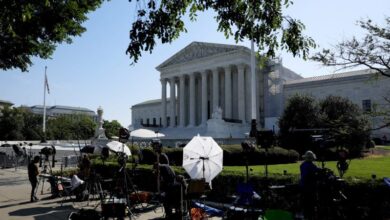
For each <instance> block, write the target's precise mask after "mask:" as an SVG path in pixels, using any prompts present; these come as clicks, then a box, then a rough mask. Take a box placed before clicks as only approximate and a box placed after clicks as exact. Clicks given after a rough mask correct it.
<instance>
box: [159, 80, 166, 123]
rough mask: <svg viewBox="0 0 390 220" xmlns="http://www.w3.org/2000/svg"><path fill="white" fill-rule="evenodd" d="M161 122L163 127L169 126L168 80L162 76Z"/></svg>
mask: <svg viewBox="0 0 390 220" xmlns="http://www.w3.org/2000/svg"><path fill="white" fill-rule="evenodd" d="M160 81H161V107H162V109H161V123H162V127H166V126H167V81H166V79H164V78H162V79H161V80H160Z"/></svg>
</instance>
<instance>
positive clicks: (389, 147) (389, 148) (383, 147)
mask: <svg viewBox="0 0 390 220" xmlns="http://www.w3.org/2000/svg"><path fill="white" fill-rule="evenodd" d="M375 148H380V149H384V150H390V146H385V145H379V146H376V147H375Z"/></svg>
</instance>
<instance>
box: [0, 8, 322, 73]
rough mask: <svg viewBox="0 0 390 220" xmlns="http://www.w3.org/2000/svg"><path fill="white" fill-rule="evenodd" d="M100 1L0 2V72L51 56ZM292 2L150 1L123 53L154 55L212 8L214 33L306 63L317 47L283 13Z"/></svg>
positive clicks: (76, 32)
mask: <svg viewBox="0 0 390 220" xmlns="http://www.w3.org/2000/svg"><path fill="white" fill-rule="evenodd" d="M129 1H130V2H131V1H132V0H129ZM135 1H137V4H140V2H139V0H135ZM102 2H103V0H45V1H29V2H26V1H15V0H10V1H9V0H0V3H1V5H2V7H1V8H0V68H1V69H3V70H7V69H12V68H18V69H20V70H22V71H27V70H28V67H29V66H31V65H32V61H31V59H32V57H35V56H36V57H40V58H43V59H47V58H49V57H50V56H51V55H52V54H53V52H54V50H55V48H56V45H57V44H60V43H64V42H65V43H71V42H72V37H74V36H80V35H81V34H82V33H83V32H84V31H85V30H86V29H85V27H83V26H82V23H83V22H84V21H85V20H86V19H87V17H86V14H87V13H88V12H91V11H94V10H96V9H97V8H98V7H99V6H100V5H101V4H102ZM291 4H292V0H264V1H256V0H236V1H225V0H170V1H156V0H148V1H145V4H144V7H142V8H140V9H138V10H137V12H136V16H137V19H136V20H135V21H134V22H133V23H132V27H131V30H130V43H129V45H128V48H127V50H126V53H127V54H128V55H129V57H130V59H131V60H132V61H134V62H137V61H138V60H139V58H140V57H141V54H142V52H143V51H148V52H150V53H151V52H152V51H153V49H154V47H155V45H156V43H157V41H158V39H159V40H160V41H161V43H163V44H165V43H171V42H172V41H173V40H175V39H176V38H178V37H179V36H180V34H181V33H182V32H185V31H186V28H185V25H184V19H185V16H189V18H190V20H191V21H195V20H196V18H197V13H198V12H203V11H206V10H213V11H215V12H216V14H217V15H216V16H215V19H216V21H217V23H218V28H217V30H218V31H221V32H223V33H224V34H225V36H226V37H229V36H233V37H234V39H235V40H236V41H237V42H239V41H242V40H243V39H253V40H254V43H255V44H256V45H257V46H258V48H259V51H260V52H262V54H263V55H266V56H267V57H274V56H275V53H276V51H277V50H278V49H282V50H286V51H287V52H290V53H292V54H293V55H294V56H302V57H303V58H304V59H306V58H307V57H308V51H309V48H310V47H314V46H315V43H314V41H313V40H312V39H311V38H310V37H306V36H304V35H303V30H304V28H305V26H304V25H303V24H302V23H301V22H300V21H299V20H296V19H294V18H292V17H290V16H287V15H284V14H283V9H285V8H287V7H288V6H289V5H291Z"/></svg>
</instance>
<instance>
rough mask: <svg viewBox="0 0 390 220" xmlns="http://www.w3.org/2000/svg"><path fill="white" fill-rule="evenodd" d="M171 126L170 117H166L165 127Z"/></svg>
mask: <svg viewBox="0 0 390 220" xmlns="http://www.w3.org/2000/svg"><path fill="white" fill-rule="evenodd" d="M170 125H171V117H167V126H170Z"/></svg>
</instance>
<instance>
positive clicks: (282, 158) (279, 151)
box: [133, 145, 299, 166]
mask: <svg viewBox="0 0 390 220" xmlns="http://www.w3.org/2000/svg"><path fill="white" fill-rule="evenodd" d="M222 149H223V164H224V166H242V165H245V163H246V161H248V163H249V165H262V164H265V163H266V162H267V163H268V164H284V163H294V162H296V161H298V159H299V154H298V153H297V152H296V151H295V150H286V149H283V148H280V147H272V148H270V149H268V154H267V156H266V152H265V149H255V151H254V152H251V153H249V154H245V153H243V152H242V149H241V146H239V145H230V146H222ZM141 152H142V160H140V163H141V164H153V163H154V162H155V161H156V155H155V153H154V152H153V150H152V149H151V148H150V147H146V148H143V149H142V151H141ZM163 152H164V153H166V154H167V156H168V157H169V160H170V164H172V165H176V166H180V165H181V164H182V162H183V148H164V149H163ZM133 154H134V153H133ZM246 159H247V160H246Z"/></svg>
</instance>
